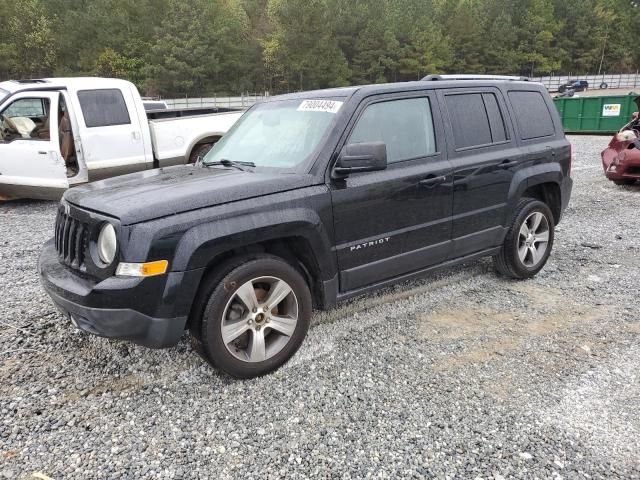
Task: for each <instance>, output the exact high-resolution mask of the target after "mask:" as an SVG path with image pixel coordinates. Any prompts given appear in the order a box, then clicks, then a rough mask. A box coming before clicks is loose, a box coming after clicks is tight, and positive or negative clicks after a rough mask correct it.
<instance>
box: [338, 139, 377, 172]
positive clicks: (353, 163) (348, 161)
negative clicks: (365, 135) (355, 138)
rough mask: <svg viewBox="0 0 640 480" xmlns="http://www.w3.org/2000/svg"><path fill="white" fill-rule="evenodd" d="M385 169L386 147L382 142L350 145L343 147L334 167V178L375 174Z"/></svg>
mask: <svg viewBox="0 0 640 480" xmlns="http://www.w3.org/2000/svg"><path fill="white" fill-rule="evenodd" d="M386 168H387V146H386V145H385V143H384V142H368V143H352V144H350V145H345V146H344V148H343V149H342V151H341V152H340V155H339V156H338V161H337V162H336V166H335V167H334V168H333V175H334V178H341V177H346V176H348V175H349V174H350V173H359V172H375V171H378V170H385V169H386Z"/></svg>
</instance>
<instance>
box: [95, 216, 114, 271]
mask: <svg viewBox="0 0 640 480" xmlns="http://www.w3.org/2000/svg"><path fill="white" fill-rule="evenodd" d="M117 249H118V239H117V238H116V229H115V228H113V225H111V224H110V223H105V224H104V226H103V227H102V230H100V235H98V255H99V256H100V260H102V261H103V262H104V263H106V264H107V265H111V264H112V263H113V260H114V259H115V258H116V250H117Z"/></svg>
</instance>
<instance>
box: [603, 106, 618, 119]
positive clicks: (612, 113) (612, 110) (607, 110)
mask: <svg viewBox="0 0 640 480" xmlns="http://www.w3.org/2000/svg"><path fill="white" fill-rule="evenodd" d="M621 107H622V105H621V104H619V103H605V104H604V105H603V106H602V116H603V117H619V116H620V108H621Z"/></svg>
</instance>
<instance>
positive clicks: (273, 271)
mask: <svg viewBox="0 0 640 480" xmlns="http://www.w3.org/2000/svg"><path fill="white" fill-rule="evenodd" d="M218 278H220V277H218ZM212 286H213V289H212V291H211V294H210V296H209V298H208V301H207V303H206V306H205V308H204V311H203V314H202V321H201V334H200V335H201V339H202V345H203V348H204V353H205V354H206V356H207V358H208V360H209V361H210V362H211V364H212V365H213V366H214V367H216V368H218V369H219V370H222V371H223V372H226V373H228V374H229V375H232V376H234V377H237V378H253V377H258V376H260V375H264V374H266V373H269V372H272V371H273V370H275V369H277V368H278V367H280V366H281V365H283V364H284V363H285V362H286V361H287V360H289V359H290V358H291V357H292V356H293V355H294V354H295V353H296V351H297V350H298V348H300V345H301V344H302V341H303V340H304V338H305V336H306V334H307V331H308V329H309V323H310V321H311V311H312V301H311V293H310V291H309V287H308V285H307V283H306V281H305V280H304V278H303V276H302V275H301V274H300V273H299V272H298V271H297V270H296V269H295V268H294V267H292V266H291V265H289V264H288V263H287V262H285V261H284V260H282V259H281V258H279V257H275V256H272V255H266V254H260V255H255V256H253V257H251V258H245V259H243V261H242V263H241V264H239V265H238V263H237V262H233V263H231V264H230V269H228V270H227V271H226V274H224V276H222V278H221V279H220V281H219V282H218V283H217V284H216V285H212Z"/></svg>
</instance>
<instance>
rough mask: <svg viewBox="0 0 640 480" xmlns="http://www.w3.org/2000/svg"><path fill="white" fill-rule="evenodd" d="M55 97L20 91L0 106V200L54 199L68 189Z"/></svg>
mask: <svg viewBox="0 0 640 480" xmlns="http://www.w3.org/2000/svg"><path fill="white" fill-rule="evenodd" d="M58 98H59V93H58V92H22V93H18V94H16V95H13V96H12V97H11V98H9V99H8V100H7V101H6V102H5V103H4V104H3V105H2V106H1V107H0V115H1V116H2V117H1V120H0V121H1V138H0V197H6V198H12V197H15V198H25V197H26V198H44V199H56V198H59V197H60V195H62V193H63V192H64V191H65V190H66V189H67V188H69V182H68V180H67V169H66V166H65V163H64V160H63V158H62V156H61V154H60V143H59V138H58V129H57V125H58Z"/></svg>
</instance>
